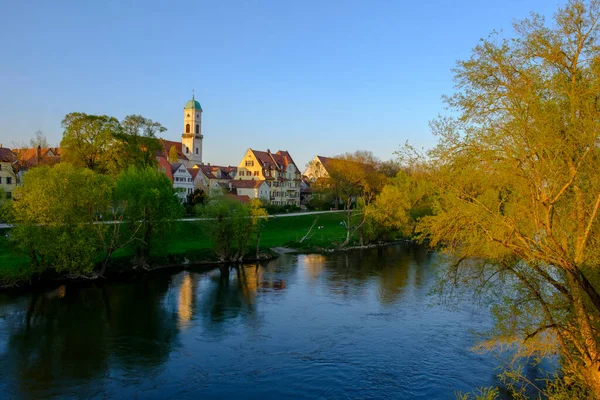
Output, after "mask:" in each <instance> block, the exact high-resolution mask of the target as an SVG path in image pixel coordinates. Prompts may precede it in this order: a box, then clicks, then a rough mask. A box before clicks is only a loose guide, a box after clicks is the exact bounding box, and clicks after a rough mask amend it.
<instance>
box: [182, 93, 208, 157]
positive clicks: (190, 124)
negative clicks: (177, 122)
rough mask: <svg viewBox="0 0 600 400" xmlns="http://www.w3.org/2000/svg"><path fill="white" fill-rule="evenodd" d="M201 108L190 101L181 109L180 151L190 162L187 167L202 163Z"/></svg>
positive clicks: (198, 104) (196, 103)
mask: <svg viewBox="0 0 600 400" xmlns="http://www.w3.org/2000/svg"><path fill="white" fill-rule="evenodd" d="M202 137H203V136H202V107H200V103H198V102H197V101H196V99H194V96H193V95H192V99H191V100H190V101H188V102H187V103H185V106H184V107H183V134H182V135H181V144H182V146H181V151H182V152H183V154H185V156H186V157H187V158H188V159H189V160H190V161H189V165H188V167H191V166H193V165H194V164H201V163H202Z"/></svg>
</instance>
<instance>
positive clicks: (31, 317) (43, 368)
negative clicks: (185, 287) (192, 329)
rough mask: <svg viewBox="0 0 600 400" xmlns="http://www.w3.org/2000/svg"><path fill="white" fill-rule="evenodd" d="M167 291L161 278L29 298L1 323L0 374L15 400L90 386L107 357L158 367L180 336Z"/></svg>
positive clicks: (125, 363) (101, 373)
mask: <svg viewBox="0 0 600 400" xmlns="http://www.w3.org/2000/svg"><path fill="white" fill-rule="evenodd" d="M168 287H169V280H168V279H165V278H164V277H163V278H162V279H159V280H156V281H142V282H139V283H137V282H136V283H127V284H110V285H106V286H91V287H83V288H82V287H76V286H67V287H65V286H62V287H60V288H58V289H56V290H54V291H51V292H47V293H43V294H39V293H38V294H32V295H31V297H30V301H29V304H28V306H27V309H26V310H24V312H22V313H16V312H15V313H13V314H12V315H11V316H10V317H9V318H7V320H6V321H5V322H6V324H5V325H4V329H3V332H2V334H3V335H9V336H8V339H7V346H6V352H5V354H2V355H0V362H1V365H0V376H8V375H9V373H10V375H14V376H15V380H14V382H18V385H19V386H18V387H16V388H14V390H16V391H18V392H19V393H20V396H25V397H47V396H49V395H54V394H60V390H61V389H63V385H64V383H65V382H66V383H68V386H72V385H73V384H82V385H85V386H86V387H90V386H91V385H93V379H94V378H103V377H104V376H105V375H106V370H107V369H108V368H109V359H110V358H112V357H116V358H117V359H118V360H119V361H120V363H121V365H123V366H125V367H126V368H140V367H150V366H155V365H157V364H160V363H162V362H163V361H164V360H165V359H166V358H167V356H168V354H169V352H170V348H171V344H172V342H173V340H174V338H175V337H176V334H177V320H176V317H174V316H172V315H171V314H170V313H167V312H165V309H164V307H163V305H162V304H163V303H162V301H161V300H162V298H163V296H164V294H165V292H166V291H167V289H168ZM90 390H93V389H92V388H90ZM80 395H81V396H84V397H85V395H84V394H83V393H80Z"/></svg>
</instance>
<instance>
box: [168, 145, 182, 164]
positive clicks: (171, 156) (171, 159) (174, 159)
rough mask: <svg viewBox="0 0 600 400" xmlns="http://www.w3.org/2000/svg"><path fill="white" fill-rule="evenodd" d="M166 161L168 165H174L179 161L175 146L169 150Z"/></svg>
mask: <svg viewBox="0 0 600 400" xmlns="http://www.w3.org/2000/svg"><path fill="white" fill-rule="evenodd" d="M167 159H168V160H169V162H170V163H176V162H177V160H179V153H177V148H176V147H175V146H171V148H170V149H169V155H168V156H167Z"/></svg>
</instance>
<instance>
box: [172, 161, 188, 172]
mask: <svg viewBox="0 0 600 400" xmlns="http://www.w3.org/2000/svg"><path fill="white" fill-rule="evenodd" d="M181 167H183V169H182V168H181ZM180 169H181V170H182V171H183V170H185V171H186V172H187V173H188V174H189V171H188V169H187V168H186V167H185V164H183V163H171V172H173V173H175V172H177V171H179V170H180Z"/></svg>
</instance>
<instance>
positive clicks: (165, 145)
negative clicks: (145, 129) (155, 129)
mask: <svg viewBox="0 0 600 400" xmlns="http://www.w3.org/2000/svg"><path fill="white" fill-rule="evenodd" d="M160 143H161V144H162V152H158V154H156V155H157V156H162V157H165V158H168V157H169V151H170V150H171V147H173V146H175V149H176V150H177V156H178V157H179V159H181V160H187V159H188V158H187V157H186V155H185V154H183V145H182V143H181V142H174V141H172V140H166V139H160Z"/></svg>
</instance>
